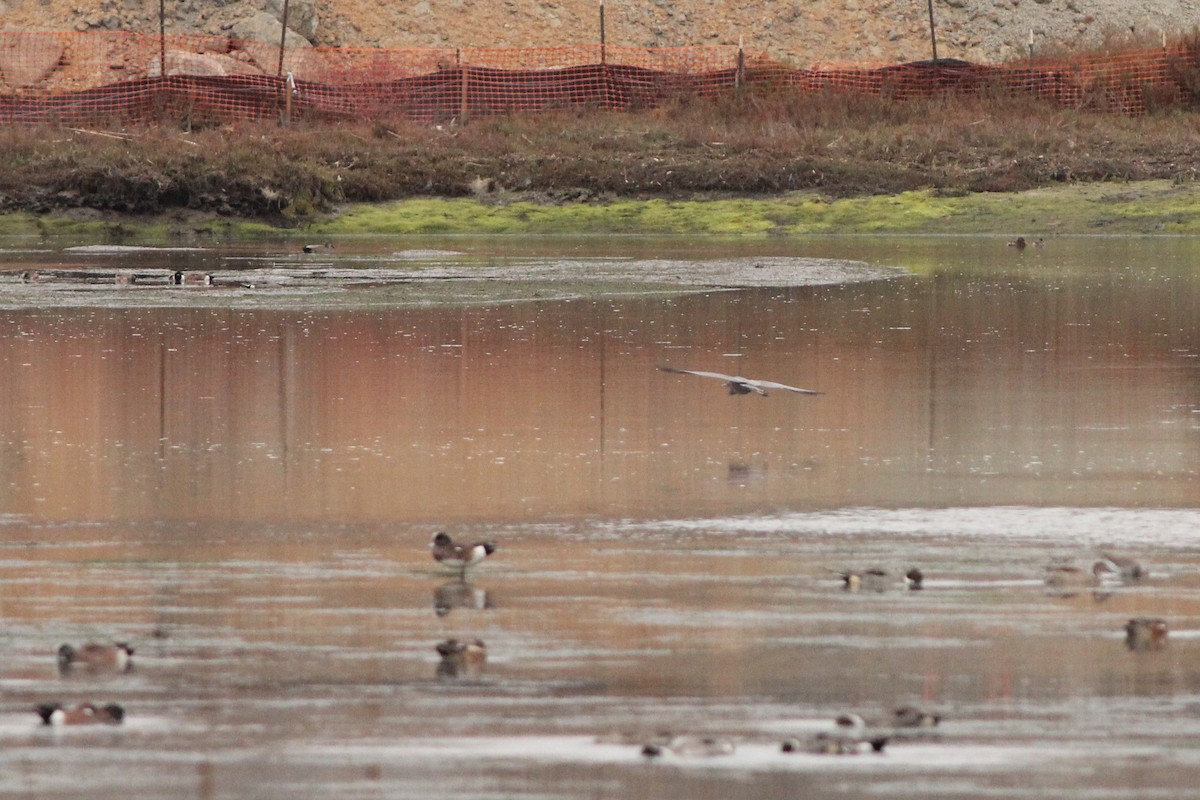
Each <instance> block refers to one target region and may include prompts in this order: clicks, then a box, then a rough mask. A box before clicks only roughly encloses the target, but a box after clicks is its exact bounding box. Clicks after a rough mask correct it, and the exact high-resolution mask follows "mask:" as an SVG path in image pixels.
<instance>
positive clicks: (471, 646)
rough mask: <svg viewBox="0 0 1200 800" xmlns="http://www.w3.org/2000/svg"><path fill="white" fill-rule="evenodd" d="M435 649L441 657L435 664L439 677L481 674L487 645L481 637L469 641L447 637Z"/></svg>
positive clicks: (475, 675) (472, 676) (464, 676)
mask: <svg viewBox="0 0 1200 800" xmlns="http://www.w3.org/2000/svg"><path fill="white" fill-rule="evenodd" d="M437 651H438V655H440V656H441V657H442V660H441V661H439V662H438V666H437V676H438V677H439V678H451V679H453V678H478V677H479V676H480V675H482V674H483V664H484V662H485V661H487V645H485V644H484V643H483V640H482V639H474V640H472V641H470V642H461V641H459V640H458V639H447V640H446V641H444V642H440V643H439V644H438V645H437Z"/></svg>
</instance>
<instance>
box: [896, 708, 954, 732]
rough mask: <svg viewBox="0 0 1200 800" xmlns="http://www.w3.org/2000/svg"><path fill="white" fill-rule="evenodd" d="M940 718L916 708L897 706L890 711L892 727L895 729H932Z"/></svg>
mask: <svg viewBox="0 0 1200 800" xmlns="http://www.w3.org/2000/svg"><path fill="white" fill-rule="evenodd" d="M941 721H942V718H941V716H940V715H938V714H931V713H930V712H928V711H925V710H923V709H920V708H917V707H916V706H899V707H898V708H894V709H892V725H894V726H895V727H897V728H934V727H936V726H937V724H938V723H939V722H941Z"/></svg>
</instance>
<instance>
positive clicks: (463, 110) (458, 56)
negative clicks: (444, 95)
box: [454, 47, 468, 125]
mask: <svg viewBox="0 0 1200 800" xmlns="http://www.w3.org/2000/svg"><path fill="white" fill-rule="evenodd" d="M454 60H455V61H457V62H458V74H459V78H460V80H461V84H460V86H459V93H458V120H459V124H460V125H466V124H467V89H468V85H467V65H466V64H464V63H463V61H462V50H461V49H460V48H457V47H456V48H454Z"/></svg>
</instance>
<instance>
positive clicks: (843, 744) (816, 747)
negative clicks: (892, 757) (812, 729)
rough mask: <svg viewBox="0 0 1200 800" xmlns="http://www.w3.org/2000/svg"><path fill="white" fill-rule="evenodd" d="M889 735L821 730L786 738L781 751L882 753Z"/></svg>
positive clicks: (843, 753) (832, 754)
mask: <svg viewBox="0 0 1200 800" xmlns="http://www.w3.org/2000/svg"><path fill="white" fill-rule="evenodd" d="M887 743H888V737H887V736H872V737H870V738H864V737H862V736H857V735H853V734H847V733H843V732H841V731H833V732H829V731H821V732H820V733H818V734H815V735H814V736H810V737H809V738H808V739H804V740H801V739H797V738H790V739H784V740H783V744H782V745H781V746H780V748H779V749H780V751H782V752H784V753H812V754H814V755H822V756H849V755H857V754H859V753H882V752H883V748H884V747H886V746H887Z"/></svg>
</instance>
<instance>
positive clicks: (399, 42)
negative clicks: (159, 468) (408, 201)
mask: <svg viewBox="0 0 1200 800" xmlns="http://www.w3.org/2000/svg"><path fill="white" fill-rule="evenodd" d="M265 2H266V0H262V1H261V2H259V1H257V0H225V1H224V2H222V0H213V2H196V0H183V1H182V2H179V0H168V2H167V4H166V7H167V13H168V16H169V22H168V26H167V30H168V32H170V33H213V34H229V33H230V31H231V30H232V29H234V28H235V27H236V26H237V25H238V24H239V23H244V22H245V21H246V20H248V19H249V18H251V17H253V16H254V15H255V14H256V13H259V12H261V11H262V9H263V7H264V3H265ZM279 2H282V0H279ZM314 2H315V9H313V11H315V24H310V25H309V27H308V28H307V29H306V30H301V31H300V32H301V33H303V34H304V35H305V36H306V38H308V39H309V40H310V41H312V42H313V43H315V44H322V45H343V46H366V47H447V46H449V47H472V48H476V47H499V48H515V47H546V46H557V45H572V44H580V43H593V42H595V41H597V40H598V38H599V13H598V6H597V3H596V2H595V0H503V2H498V1H497V0H437V1H435V0H405V2H401V3H394V4H393V3H386V4H385V3H379V2H375V1H374V0H372V1H371V2H368V0H294V1H293V2H292V3H291V7H290V12H291V13H290V19H291V20H293V21H295V20H296V19H297V18H298V17H299V16H300V15H301V14H304V13H309V14H311V12H306V11H305V9H304V5H305V4H306V3H307V4H309V5H312V4H313V3H314ZM158 8H159V6H158V3H156V2H153V0H125V1H121V0H0V27H2V28H3V29H6V30H88V29H91V28H103V29H126V30H135V31H142V32H156V31H157V30H158ZM1130 8H1131V7H1130V5H1129V4H1128V3H1125V2H1121V3H1117V2H1115V0H1089V2H1087V3H1086V4H1085V3H1083V2H1082V0H937V2H936V3H935V13H936V16H937V20H938V35H939V51H938V55H939V56H942V57H946V56H950V57H955V58H963V59H967V60H972V61H1001V60H1007V59H1013V58H1019V57H1022V56H1024V55H1027V54H1028V52H1029V41H1030V37H1031V35H1032V38H1033V41H1034V48H1035V50H1037V51H1040V52H1045V51H1046V50H1048V49H1054V50H1061V49H1064V48H1070V47H1077V46H1083V45H1095V44H1097V43H1099V42H1101V41H1103V40H1106V39H1107V40H1110V41H1111V40H1113V39H1114V38H1116V39H1118V40H1128V39H1137V40H1140V41H1141V42H1142V43H1146V42H1150V41H1154V40H1155V39H1156V38H1157V37H1158V36H1159V35H1160V33H1161V32H1162V31H1167V32H1181V31H1185V30H1189V29H1191V27H1192V26H1193V25H1194V22H1193V20H1194V19H1195V18H1196V15H1195V11H1196V9H1195V8H1193V0H1146V2H1143V3H1140V4H1138V6H1137V9H1136V10H1135V11H1132V12H1131V10H1130ZM606 23H607V24H606V28H607V38H608V41H609V42H612V43H614V44H622V45H634V46H679V45H703V44H737V43H738V41H739V40H743V41H744V43H745V47H746V49H747V50H749V51H752V52H765V53H767V54H768V55H771V56H773V57H776V58H780V59H783V60H786V61H790V62H793V63H795V64H797V65H809V64H814V63H822V62H856V63H863V62H880V61H884V62H897V61H907V60H913V59H923V58H928V57H929V55H930V42H929V31H928V7H927V5H926V4H925V2H924V1H923V0H908V1H906V2H898V1H896V0H782V2H781V1H780V0H674V1H673V0H643V1H642V2H638V3H632V2H622V1H620V0H608V4H607V6H606ZM290 27H292V28H293V29H297V30H299V28H298V26H297V25H295V24H293V25H291V26H290ZM1117 43H1124V42H1122V41H1118V42H1117Z"/></svg>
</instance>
